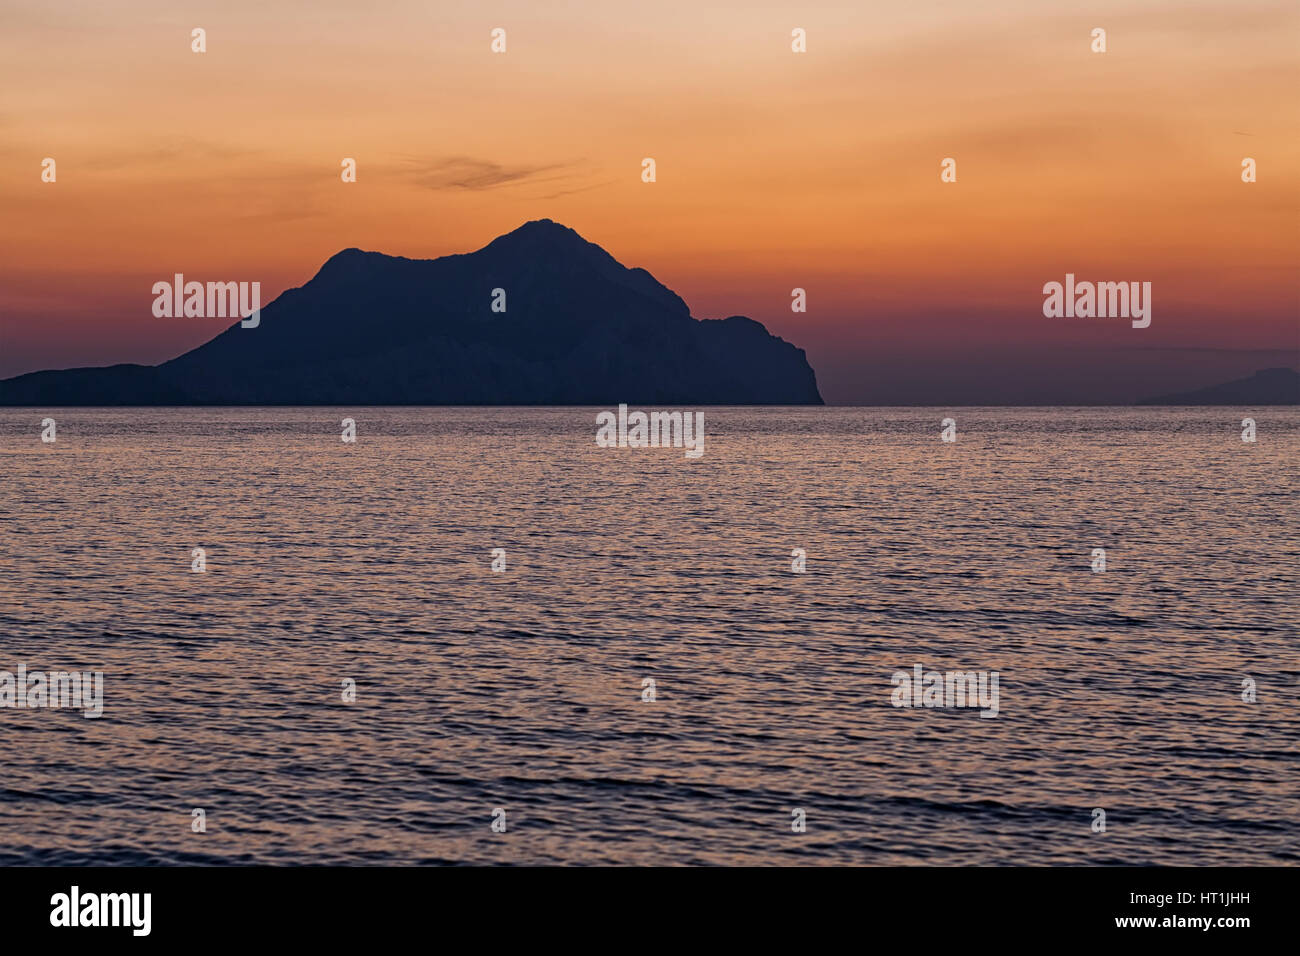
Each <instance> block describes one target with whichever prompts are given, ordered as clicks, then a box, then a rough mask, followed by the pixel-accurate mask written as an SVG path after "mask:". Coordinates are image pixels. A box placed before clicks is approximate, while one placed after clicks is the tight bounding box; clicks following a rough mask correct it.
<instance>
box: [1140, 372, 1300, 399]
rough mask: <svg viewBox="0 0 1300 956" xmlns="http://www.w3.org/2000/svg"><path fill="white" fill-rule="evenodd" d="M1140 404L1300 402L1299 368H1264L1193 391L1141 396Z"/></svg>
mask: <svg viewBox="0 0 1300 956" xmlns="http://www.w3.org/2000/svg"><path fill="white" fill-rule="evenodd" d="M1138 404H1139V405H1295V404H1300V372H1297V371H1296V370H1295V369H1290V368H1263V369H1260V370H1259V371H1258V372H1256V373H1255V374H1254V375H1252V376H1250V377H1249V378H1239V379H1236V380H1235V381H1232V382H1224V383H1223V384H1222V385H1211V386H1209V387H1208V388H1199V389H1196V390H1195V391H1192V392H1178V393H1176V394H1174V395H1159V396H1156V397H1155V398H1144V399H1143V400H1142V401H1140V402H1138Z"/></svg>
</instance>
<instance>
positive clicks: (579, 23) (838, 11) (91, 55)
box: [0, 0, 1300, 404]
mask: <svg viewBox="0 0 1300 956" xmlns="http://www.w3.org/2000/svg"><path fill="white" fill-rule="evenodd" d="M0 25H2V26H3V29H0V78H3V83H2V84H0V217H2V221H3V224H4V228H3V229H2V230H0V376H9V375H15V374H19V373H22V372H27V371H32V370H35V369H40V368H61V367H69V366H76V365H103V364H111V363H115V362H128V361H129V362H144V363H154V362H159V361H162V360H165V359H167V358H171V357H172V356H174V355H177V354H179V353H180V352H182V351H184V350H186V349H187V348H190V347H193V346H194V345H197V344H199V343H201V342H203V341H205V340H206V339H208V338H210V337H211V336H212V335H213V334H215V332H216V331H218V330H219V329H220V328H221V327H223V326H224V325H225V324H226V323H225V322H223V321H222V320H219V319H218V320H199V319H158V318H155V317H154V316H153V314H152V311H151V306H152V303H153V295H152V293H151V291H150V290H151V287H152V285H153V283H154V282H156V281H159V280H170V278H171V276H172V274H173V273H175V272H183V273H185V275H186V277H187V278H194V279H198V280H200V281H203V280H208V279H212V280H258V281H261V283H262V288H263V294H262V299H263V302H264V303H265V302H268V301H270V300H271V299H272V298H274V296H276V295H278V294H279V293H280V292H281V291H283V290H284V289H286V288H290V287H293V286H297V285H301V284H303V283H304V282H306V281H307V280H308V279H310V278H311V276H312V275H314V274H315V272H316V270H317V269H318V268H319V267H320V265H321V264H322V263H323V262H324V261H325V260H326V259H327V258H329V256H331V255H332V254H333V253H335V252H337V251H339V250H340V249H343V248H346V247H351V246H357V247H360V248H363V249H370V250H376V251H380V252H385V253H389V254H393V255H403V256H410V257H419V258H432V257H436V256H440V255H445V254H448V253H456V252H468V251H471V250H473V249H477V248H479V247H481V246H483V245H485V244H486V243H487V242H489V241H490V240H491V239H492V238H493V237H495V236H497V235H499V234H501V233H503V232H507V231H509V230H511V229H513V228H515V227H517V226H518V225H520V224H521V223H523V222H525V221H527V220H530V219H539V218H543V217H546V218H551V219H554V220H556V221H558V222H562V223H564V224H566V225H569V226H572V227H573V228H575V229H576V230H578V232H580V233H581V234H582V235H583V236H585V237H586V238H587V239H590V240H592V241H593V242H597V243H599V244H600V245H602V246H603V247H604V248H605V249H607V250H608V251H609V252H610V253H611V254H612V255H614V256H615V257H616V258H617V259H619V260H620V261H621V262H623V263H624V264H626V265H629V266H641V267H644V268H646V269H648V270H649V271H650V272H651V273H653V274H654V276H655V277H656V278H658V279H659V280H660V281H661V282H663V283H664V284H665V285H667V286H668V287H669V288H671V289H673V290H674V291H676V292H677V293H678V294H680V295H681V296H682V297H683V298H684V299H685V300H686V302H687V303H688V304H689V305H690V307H691V310H692V313H693V314H694V315H696V316H697V317H700V318H715V317H722V316H726V315H732V314H743V315H749V316H752V317H753V318H756V319H758V320H759V321H761V322H763V323H764V324H766V325H767V327H768V328H769V329H770V330H771V331H772V332H774V333H775V334H777V335H780V336H782V337H784V338H786V339H788V340H790V341H792V342H794V343H795V344H797V345H799V346H800V347H803V348H804V349H806V350H807V353H808V358H809V361H810V362H811V364H812V366H813V367H814V368H815V369H816V370H817V372H818V380H819V383H820V385H821V387H822V392H823V395H824V396H825V397H826V399H827V400H828V401H831V402H849V403H858V402H861V403H875V402H894V401H897V402H913V403H923V404H944V403H960V402H971V401H973V402H990V403H992V402H1001V401H1025V400H1030V401H1043V402H1055V401H1067V402H1073V401H1080V402H1086V401H1115V400H1120V401H1128V400H1132V399H1135V398H1140V397H1143V396H1146V395H1151V394H1159V393H1161V392H1164V391H1172V390H1176V389H1182V388H1191V387H1197V386H1201V385H1209V384H1213V383H1216V382H1219V381H1223V380H1226V379H1229V378H1235V377H1239V376H1240V375H1243V374H1248V373H1249V372H1251V371H1254V370H1255V369H1258V368H1264V367H1267V366H1275V365H1295V364H1296V362H1297V358H1296V354H1297V351H1296V350H1297V347H1298V346H1300V318H1298V317H1300V186H1298V183H1300V180H1298V178H1297V175H1298V174H1300V109H1298V108H1297V105H1298V103H1300V4H1297V3H1295V2H1294V0H1287V2H1254V0H1219V2H1216V3H1162V2H1134V0H1129V2H1125V3H1106V2H1101V3H1075V2H1054V3H1050V4H1045V3H1042V2H1041V0H1038V2H1031V0H1024V2H1020V0H1014V2H1012V0H990V2H988V3H972V2H970V0H960V2H943V3H936V2H925V0H918V2H908V3H847V2H838V3H831V2H810V3H803V2H801V3H793V2H784V3H781V2H771V0H746V2H737V3H717V4H701V3H698V2H680V0H666V2H656V3H636V4H633V3H626V2H617V0H569V2H563V3H543V2H538V0H531V2H480V0H472V2H471V0H465V2H443V0H437V2H407V0H375V2H372V3H369V4H359V3H356V2H355V0H351V2H346V3H345V2H340V0H310V2H309V0H300V2H299V0H295V2H288V0H220V2H215V0H214V2H211V3H190V2H183V0H182V2H178V0H131V2H125V3H121V4H104V3H99V2H96V3H90V2H63V3H58V4H50V3H48V2H47V0H43V2H14V0H0ZM194 27H202V28H204V29H205V30H206V31H207V52H206V53H203V54H196V53H192V52H191V49H190V43H191V39H190V31H191V30H192V29H193V28H194ZM494 27H503V28H505V30H506V31H507V52H506V53H504V54H493V53H492V52H491V51H490V48H489V44H490V31H491V30H492V28H494ZM795 27H801V28H803V29H805V30H806V31H807V37H808V39H807V44H808V52H807V53H805V54H795V53H792V52H791V49H790V34H791V30H792V29H794V28H795ZM1094 27H1102V28H1104V29H1105V30H1106V31H1107V45H1108V52H1106V53H1104V54H1097V53H1093V52H1092V51H1091V49H1090V46H1091V42H1092V40H1091V37H1090V33H1091V31H1092V30H1093V28H1094ZM47 156H48V157H53V158H54V159H55V161H56V163H57V176H58V179H57V182H56V183H54V184H49V183H43V182H41V161H42V159H43V158H44V157H47ZM647 156H648V157H654V159H655V160H656V163H657V173H658V181H657V182H655V183H653V184H646V183H643V182H642V181H641V176H640V173H641V160H642V158H643V157H647ZM1247 156H1249V157H1253V158H1254V159H1255V160H1256V162H1257V164H1258V182H1256V183H1253V184H1246V183H1243V182H1242V181H1241V162H1242V159H1243V157H1247ZM344 157H354V158H355V159H356V160H357V164H358V181H357V182H356V183H355V184H344V183H343V182H342V181H341V180H340V176H339V173H340V161H341V160H342V159H343V158H344ZM944 157H953V158H955V159H956V161H957V182H956V183H954V184H944V183H941V182H940V179H939V171H940V161H941V160H942V159H943V158H944ZM1067 272H1073V273H1075V274H1076V276H1077V277H1078V278H1079V279H1093V280H1104V281H1149V282H1151V283H1152V286H1153V316H1152V318H1153V321H1152V324H1151V327H1150V328H1148V329H1142V330H1139V329H1133V328H1131V327H1130V326H1129V323H1128V322H1127V321H1124V320H1115V319H1048V318H1045V317H1044V316H1043V313H1042V304H1043V294H1042V291H1041V290H1042V286H1043V284H1044V283H1046V282H1050V281H1062V280H1063V278H1064V276H1065V273H1067ZM794 287H802V288H805V289H806V290H807V295H808V312H807V313H803V314H798V313H792V312H791V310H790V291H791V289H792V288H794Z"/></svg>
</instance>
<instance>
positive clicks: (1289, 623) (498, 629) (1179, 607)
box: [0, 407, 1300, 866]
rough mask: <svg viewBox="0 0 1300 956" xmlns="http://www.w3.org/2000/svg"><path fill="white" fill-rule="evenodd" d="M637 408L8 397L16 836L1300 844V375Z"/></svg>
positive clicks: (334, 860)
mask: <svg viewBox="0 0 1300 956" xmlns="http://www.w3.org/2000/svg"><path fill="white" fill-rule="evenodd" d="M602 410H603V409H598V408H424V407H420V408H373V407H358V408H278V407H277V408H175V409H173V408H62V409H58V408H55V409H14V408H7V409H0V672H2V673H0V705H2V704H3V703H4V699H3V696H2V695H3V683H2V681H3V674H4V673H8V674H11V675H16V674H17V673H18V669H19V668H20V667H22V668H24V669H25V671H26V673H27V674H29V675H30V674H31V673H33V672H45V673H48V672H53V671H68V672H72V671H78V672H98V673H102V675H103V676H102V700H101V702H100V704H101V707H102V713H101V714H100V716H98V717H91V716H87V713H88V709H87V708H85V707H82V708H78V707H75V706H63V707H49V706H21V707H20V706H17V703H18V691H17V685H16V683H11V688H12V692H11V694H10V696H9V703H10V705H9V706H0V742H2V745H3V761H2V765H3V772H2V773H0V864H2V865H32V864H44V865H62V864H91V865H121V864H133V865H141V864H145V865H148V864H227V865H228V864H273V865H274V864H294V865H297V864H343V865H376V864H393V865H410V864H418V865H428V864H522V865H552V864H588V865H683V864H730V865H764V866H766V865H816V864H831V865H899V864H901V865H921V866H925V865H975V864H979V865H1091V864H1105V865H1151V864H1190V865H1203V864H1226V865H1234V866H1244V865H1259V864H1287V865H1295V864H1296V863H1298V862H1300V841H1297V823H1298V822H1300V641H1298V640H1297V637H1298V635H1300V535H1298V534H1297V532H1298V531H1300V528H1298V526H1297V511H1298V509H1297V505H1298V504H1300V481H1298V480H1297V479H1298V477H1300V476H1298V473H1297V472H1298V467H1297V466H1298V463H1300V409H1297V408H1295V407H1285V408H1276V407H1275V408H1267V407H1265V408H1256V409H1241V408H1167V407H1116V408H1111V407H1106V408H846V407H827V408H806V407H801V408H753V407H744V408H739V407H725V408H704V409H702V411H703V413H704V422H705V444H704V451H703V454H702V455H700V456H699V457H689V456H687V455H686V454H684V451H683V449H681V448H672V447H667V448H610V447H601V446H600V445H598V444H597V442H596V441H595V437H596V431H597V415H598V414H599V413H600V412H601V411H602ZM610 410H612V409H610ZM650 410H653V409H647V411H650ZM696 410H697V409H691V411H696ZM1247 418H1249V419H1251V420H1252V422H1253V425H1254V440H1253V441H1247V440H1243V433H1247V434H1248V433H1249V428H1248V426H1247V425H1244V424H1243V419H1247ZM47 419H50V420H53V426H52V431H51V426H50V425H49V423H48V422H47V421H46V420H47ZM345 419H351V420H352V421H353V422H354V424H355V441H344V440H343V437H344V432H345V425H344V420H345ZM945 419H951V422H950V423H948V424H945V421H944V420H945ZM945 430H946V432H947V436H948V437H950V438H952V439H953V440H951V441H945V440H944V435H945ZM43 435H44V436H46V437H52V438H53V439H54V440H53V441H43V440H42V436H43ZM918 668H919V671H918ZM948 672H958V673H970V672H977V673H979V674H981V675H984V676H985V677H987V678H990V679H991V678H992V677H993V676H994V675H995V676H996V680H997V683H996V688H997V706H996V714H989V713H988V712H987V711H988V710H989V709H991V708H988V707H984V708H979V707H974V706H970V705H969V704H970V702H969V701H968V702H967V703H966V705H962V703H961V701H960V700H959V699H953V700H949V699H948V698H946V697H944V696H943V695H942V694H940V695H938V703H937V704H935V705H934V706H926V705H925V703H924V702H923V700H922V699H921V694H920V692H919V688H918V693H917V699H916V701H915V703H916V704H917V706H910V704H912V703H913V701H912V700H911V699H910V698H908V696H907V695H902V698H903V699H901V700H900V690H901V689H902V687H903V686H904V682H903V681H902V678H901V677H900V675H903V676H904V677H909V678H910V676H911V675H916V674H918V673H919V674H922V675H928V674H931V673H937V674H938V675H940V680H941V681H942V680H943V675H945V674H946V673H948ZM14 680H15V681H16V677H15V678H14ZM990 686H991V685H990ZM24 691H26V688H24ZM27 702H28V703H30V701H27ZM64 702H65V703H66V701H64ZM931 702H932V703H934V702H933V701H931Z"/></svg>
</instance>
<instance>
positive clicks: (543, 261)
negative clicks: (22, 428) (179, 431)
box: [0, 219, 823, 405]
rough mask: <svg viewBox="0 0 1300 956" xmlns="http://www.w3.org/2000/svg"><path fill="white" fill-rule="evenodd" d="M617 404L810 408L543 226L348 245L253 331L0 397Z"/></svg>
mask: <svg viewBox="0 0 1300 956" xmlns="http://www.w3.org/2000/svg"><path fill="white" fill-rule="evenodd" d="M496 290H503V293H498V292H497V291H496ZM499 295H504V300H505V311H503V312H495V311H493V310H492V303H493V301H495V300H496V299H497V298H498V297H499ZM619 402H629V403H643V404H651V403H655V404H661V405H662V404H679V405H680V404H691V405H702V404H709V405H728V404H736V405H747V404H761V405H806V404H812V405H820V404H823V402H822V398H821V394H820V392H819V391H818V388H817V384H816V374H815V373H814V371H813V369H812V368H811V366H809V364H808V362H807V358H806V356H805V354H804V352H803V350H802V349H799V348H797V347H795V346H794V345H793V344H791V343H788V342H786V341H785V340H783V339H781V338H779V337H777V336H774V335H772V334H771V333H769V332H768V331H767V329H766V328H765V327H764V326H763V325H762V324H761V323H759V322H756V321H754V320H752V319H748V318H746V317H743V316H728V317H727V318H724V319H697V318H695V317H694V316H692V315H691V312H690V309H689V307H688V306H687V304H686V303H685V301H684V300H682V298H681V297H680V296H678V295H677V294H676V293H675V292H673V291H672V290H671V289H669V288H668V287H667V286H665V285H663V284H662V283H660V282H659V281H658V280H657V279H655V278H654V276H653V275H651V274H650V273H649V272H648V271H646V270H645V269H640V268H629V267H627V266H624V265H623V264H622V263H620V262H619V261H618V260H617V259H615V258H614V257H613V256H612V255H611V254H610V253H609V252H608V251H606V250H605V249H603V248H602V247H600V246H599V245H597V244H596V243H593V242H590V241H589V240H587V239H585V238H583V237H582V236H581V235H580V234H579V233H578V232H577V231H575V230H573V229H571V228H569V227H567V226H563V225H561V224H559V223H556V222H554V221H552V220H550V219H540V220H533V221H530V222H527V223H524V224H523V225H522V226H520V227H519V228H517V229H515V230H513V231H511V232H508V233H506V234H504V235H501V236H497V237H496V238H495V239H493V240H492V241H490V242H488V243H487V244H486V245H484V246H483V247H481V248H480V249H477V250H475V251H473V252H468V253H458V254H454V255H449V256H443V257H441V258H438V259H410V258H407V257H404V256H389V255H387V254H385V253H381V252H373V251H367V250H363V249H360V248H357V247H348V248H345V249H342V250H340V251H339V252H337V253H335V254H334V255H332V256H330V257H329V258H328V259H327V260H325V262H324V263H323V264H322V265H321V266H320V268H319V269H318V270H317V271H316V274H315V275H314V276H313V277H312V278H311V279H309V280H308V281H307V282H306V283H304V284H303V285H301V286H297V287H295V288H292V289H287V290H285V291H284V292H283V293H282V294H281V295H279V296H278V297H277V298H276V299H275V300H274V301H273V302H271V303H269V304H267V305H266V306H264V307H263V308H262V310H261V321H260V323H259V325H258V326H257V327H255V328H242V327H241V326H240V324H239V322H238V321H235V322H234V323H233V324H232V325H231V326H230V327H228V328H227V329H225V330H223V331H222V332H220V333H218V334H217V335H216V336H214V337H213V338H212V339H210V340H208V341H207V342H205V343H203V344H202V345H200V346H198V347H196V348H194V349H191V350H190V351H188V352H185V353H183V354H182V355H179V356H177V357H175V358H173V359H170V360H168V361H166V362H162V363H160V364H158V365H153V366H148V365H132V364H122V365H115V366H110V367H107V368H81V369H65V370H57V371H55V370H50V371H41V372H31V373H28V374H26V375H20V376H16V377H14V378H11V379H7V380H5V381H0V405H128V404H129V405H154V404H157V405H347V404H361V405H404V404H414V405H560V404H563V405H611V404H617V403H619Z"/></svg>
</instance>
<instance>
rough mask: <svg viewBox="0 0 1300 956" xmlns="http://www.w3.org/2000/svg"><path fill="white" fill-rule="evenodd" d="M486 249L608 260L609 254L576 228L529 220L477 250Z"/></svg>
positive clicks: (549, 221)
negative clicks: (576, 255) (593, 256)
mask: <svg viewBox="0 0 1300 956" xmlns="http://www.w3.org/2000/svg"><path fill="white" fill-rule="evenodd" d="M488 250H500V251H508V252H510V253H512V254H518V253H521V252H523V253H525V254H528V255H535V256H540V255H544V254H547V253H550V254H552V255H554V254H565V255H572V254H574V253H575V252H577V253H580V254H587V255H591V254H599V255H600V256H601V257H602V258H605V257H609V253H607V252H605V250H604V249H602V248H600V246H598V245H596V244H595V243H594V242H589V241H587V240H586V239H584V238H583V237H582V236H580V235H579V234H578V231H577V230H576V229H572V228H570V227H569V226H566V225H564V224H562V223H558V222H556V221H555V220H553V219H533V220H530V221H528V222H526V223H524V224H523V225H522V226H520V227H518V228H517V229H514V230H512V231H510V232H507V233H506V234H504V235H501V236H497V238H495V239H493V240H492V241H491V242H489V243H488V244H487V245H486V246H484V247H483V249H482V250H480V251H488ZM610 258H612V257H610Z"/></svg>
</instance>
